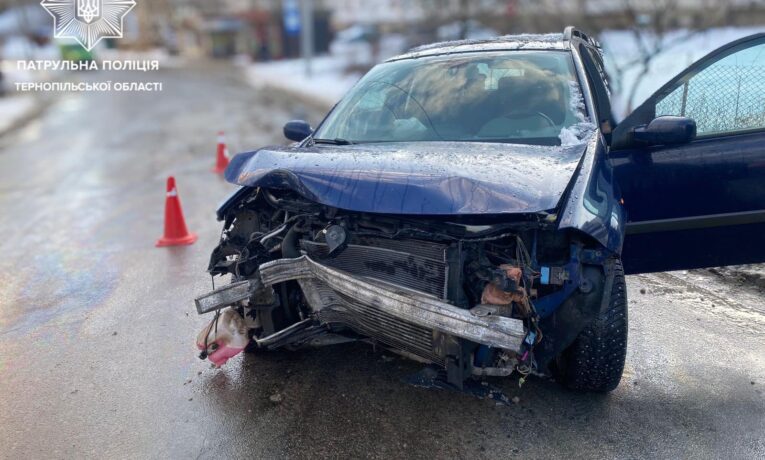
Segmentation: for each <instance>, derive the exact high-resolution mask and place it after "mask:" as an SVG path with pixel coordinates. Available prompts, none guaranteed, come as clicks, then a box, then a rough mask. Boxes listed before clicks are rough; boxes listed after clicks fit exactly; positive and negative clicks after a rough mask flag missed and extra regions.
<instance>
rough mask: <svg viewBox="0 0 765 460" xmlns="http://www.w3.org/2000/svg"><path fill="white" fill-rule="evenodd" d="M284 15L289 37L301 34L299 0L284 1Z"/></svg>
mask: <svg viewBox="0 0 765 460" xmlns="http://www.w3.org/2000/svg"><path fill="white" fill-rule="evenodd" d="M282 15H283V20H284V31H285V32H286V33H287V35H299V34H300V4H299V1H298V0H284V1H283V2H282Z"/></svg>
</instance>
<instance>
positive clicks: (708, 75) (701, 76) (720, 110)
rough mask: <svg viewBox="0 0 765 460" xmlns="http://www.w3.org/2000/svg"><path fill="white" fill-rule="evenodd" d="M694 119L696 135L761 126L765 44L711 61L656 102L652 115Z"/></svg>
mask: <svg viewBox="0 0 765 460" xmlns="http://www.w3.org/2000/svg"><path fill="white" fill-rule="evenodd" d="M661 115H677V116H684V117H688V118H692V119H693V120H695V121H696V129H697V133H698V135H699V136H709V135H715V134H721V133H733V132H737V131H747V130H752V129H762V128H765V44H759V45H756V46H752V47H750V48H745V49H742V50H740V51H737V52H735V53H733V54H730V55H727V56H726V57H724V58H722V59H720V60H718V61H717V62H714V63H713V64H712V65H710V66H708V67H706V68H704V69H703V70H701V71H700V72H698V73H697V74H695V75H693V76H692V77H691V78H690V79H687V80H686V81H685V82H684V83H682V84H681V85H680V86H678V87H677V88H675V89H674V90H673V91H672V92H670V93H669V94H668V95H667V96H665V97H664V98H663V99H661V100H659V101H658V102H657V103H656V116H661Z"/></svg>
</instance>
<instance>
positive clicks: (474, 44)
mask: <svg viewBox="0 0 765 460" xmlns="http://www.w3.org/2000/svg"><path fill="white" fill-rule="evenodd" d="M569 44H570V39H569V38H567V37H566V35H565V34H559V33H556V34H521V35H503V36H499V37H494V38H489V39H480V40H455V41H448V42H440V43H433V44H430V45H423V46H418V47H417V48H413V49H411V50H409V51H407V52H406V53H404V54H401V55H399V56H395V57H392V58H390V59H388V60H387V61H386V62H391V61H398V60H402V59H416V58H419V57H424V56H436V55H440V54H454V53H468V52H476V51H504V50H559V51H565V50H568V49H569Z"/></svg>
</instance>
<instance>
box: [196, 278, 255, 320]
mask: <svg viewBox="0 0 765 460" xmlns="http://www.w3.org/2000/svg"><path fill="white" fill-rule="evenodd" d="M258 287H260V281H259V280H258V279H252V280H245V281H238V282H235V283H231V284H227V285H225V286H221V287H219V288H217V289H215V290H214V291H210V292H208V293H207V294H202V295H201V296H199V297H197V298H196V299H194V304H195V305H196V306H197V313H198V314H200V315H204V314H205V313H210V312H211V311H214V310H218V309H221V308H223V307H227V306H229V305H233V304H235V303H237V302H241V301H243V300H247V299H249V298H250V296H251V295H252V294H253V293H254V292H255V291H256V290H257V289H258Z"/></svg>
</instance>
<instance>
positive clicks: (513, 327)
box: [260, 255, 526, 351]
mask: <svg viewBox="0 0 765 460" xmlns="http://www.w3.org/2000/svg"><path fill="white" fill-rule="evenodd" d="M260 279H261V282H262V283H263V285H266V286H268V285H272V284H276V283H281V282H284V281H289V280H316V281H320V282H321V283H323V284H324V285H326V286H327V287H329V288H330V289H332V290H333V291H335V292H336V293H337V294H338V295H339V296H341V297H345V298H348V299H353V303H357V304H362V305H364V306H365V307H366V308H367V309H371V310H372V311H370V314H374V310H377V311H379V312H381V313H382V314H387V315H390V316H393V317H395V318H398V319H400V320H403V321H405V322H407V323H411V324H415V325H417V326H420V327H422V328H425V329H430V330H433V331H438V332H441V333H444V334H449V335H453V336H456V337H460V338H463V339H467V340H470V341H473V342H476V343H479V344H483V345H488V346H491V347H496V348H502V349H506V350H512V351H518V350H519V349H520V347H521V343H522V342H523V339H524V338H525V334H526V333H525V331H524V327H523V321H521V320H518V319H512V318H506V317H502V316H491V315H489V316H477V315H476V314H474V313H472V312H471V310H465V309H461V308H457V307H455V306H453V305H450V304H448V303H446V302H443V301H441V300H439V299H437V298H436V297H434V296H430V295H427V294H422V293H420V292H417V291H414V290H411V289H407V288H402V287H399V286H395V285H392V284H388V283H383V282H380V281H367V280H362V279H358V278H355V277H354V276H352V275H350V274H348V273H346V272H343V271H340V270H337V269H334V268H331V267H327V266H325V265H322V264H320V263H317V262H315V261H314V260H312V259H311V258H310V257H308V256H305V255H304V256H301V257H298V258H296V259H280V260H275V261H272V262H267V263H265V264H262V265H261V266H260ZM312 307H313V308H314V310H321V308H322V307H323V306H322V305H315V304H313V305H312ZM400 333H401V334H405V331H401V332H400Z"/></svg>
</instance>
